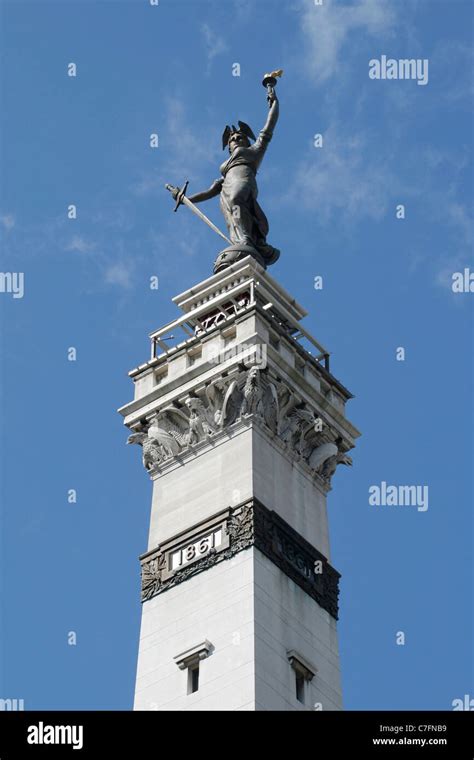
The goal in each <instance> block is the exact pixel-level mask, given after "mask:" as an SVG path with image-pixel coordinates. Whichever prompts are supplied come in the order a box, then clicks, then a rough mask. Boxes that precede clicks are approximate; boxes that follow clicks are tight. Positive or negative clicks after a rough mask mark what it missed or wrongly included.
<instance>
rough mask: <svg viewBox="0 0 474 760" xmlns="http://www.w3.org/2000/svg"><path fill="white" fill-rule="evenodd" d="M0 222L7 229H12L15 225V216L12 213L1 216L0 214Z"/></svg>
mask: <svg viewBox="0 0 474 760" xmlns="http://www.w3.org/2000/svg"><path fill="white" fill-rule="evenodd" d="M0 222H1V223H2V224H3V226H4V228H5V229H6V230H7V231H8V230H12V229H13V227H14V226H15V217H14V216H13V214H3V216H0Z"/></svg>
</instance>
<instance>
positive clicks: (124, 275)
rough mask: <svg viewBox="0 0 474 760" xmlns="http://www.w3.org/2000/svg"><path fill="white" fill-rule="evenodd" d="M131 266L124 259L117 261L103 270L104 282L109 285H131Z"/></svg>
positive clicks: (125, 287)
mask: <svg viewBox="0 0 474 760" xmlns="http://www.w3.org/2000/svg"><path fill="white" fill-rule="evenodd" d="M132 274H133V273H132V268H131V266H130V264H128V263H127V262H125V261H117V262H115V263H114V264H111V265H110V266H108V267H107V268H106V270H105V273H104V275H105V282H106V283H108V284H109V285H118V286H119V287H121V288H124V289H128V288H130V287H131V286H132Z"/></svg>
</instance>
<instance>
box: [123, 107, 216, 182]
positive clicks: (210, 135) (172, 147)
mask: <svg viewBox="0 0 474 760" xmlns="http://www.w3.org/2000/svg"><path fill="white" fill-rule="evenodd" d="M164 107H165V118H164V131H163V143H164V144H165V145H166V151H163V154H162V160H161V163H160V167H159V170H158V171H157V170H156V169H153V170H148V169H144V170H141V171H140V173H139V176H138V178H137V179H135V181H134V182H133V183H132V185H131V188H130V189H131V191H132V193H133V194H134V195H136V196H139V197H140V196H147V195H156V194H158V193H163V186H164V183H165V182H171V183H172V184H175V183H176V184H179V183H181V182H182V180H183V179H184V178H186V179H189V180H191V181H193V180H197V179H198V178H199V177H200V175H201V174H202V173H203V170H204V169H206V171H208V168H207V167H208V166H209V162H210V160H212V159H213V157H215V160H216V167H217V165H218V163H219V152H218V151H219V138H218V134H217V132H215V130H212V131H210V130H206V129H205V128H204V127H202V128H201V129H200V130H197V129H196V128H192V127H191V126H190V124H191V118H190V116H189V114H188V113H187V110H186V106H185V102H184V99H183V98H181V97H179V96H178V95H174V96H172V97H169V98H168V99H167V100H166V102H165V104H164ZM212 178H213V177H212V175H211V179H212ZM209 184H210V182H209Z"/></svg>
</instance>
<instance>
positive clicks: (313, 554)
mask: <svg viewBox="0 0 474 760" xmlns="http://www.w3.org/2000/svg"><path fill="white" fill-rule="evenodd" d="M251 546H255V547H256V548H257V549H259V550H260V551H261V552H262V553H263V554H265V555H266V556H267V557H268V558H269V559H270V560H271V561H272V562H273V563H274V564H275V565H276V566H277V567H278V568H279V569H280V570H281V571H282V572H284V573H285V575H287V576H288V577H289V578H291V580H293V581H294V582H295V583H296V584H297V585H298V586H300V588H302V589H303V590H304V591H305V592H306V593H307V594H308V595H309V596H311V597H312V598H313V599H314V600H315V601H316V602H318V604H319V605H320V606H321V607H323V609H325V610H327V612H329V614H330V615H332V616H333V617H334V618H336V619H337V614H338V594H339V577H340V576H339V573H338V572H337V571H336V570H335V569H334V568H333V567H331V565H330V564H329V562H328V561H327V559H326V557H324V556H323V555H322V554H321V553H320V552H319V551H318V550H317V549H315V548H314V547H313V546H312V545H311V544H310V543H309V542H308V541H306V539H304V538H303V537H302V536H300V534H299V533H297V532H296V531H295V530H294V529H293V528H291V526H290V525H288V523H286V522H285V520H283V519H282V518H281V517H279V515H277V514H276V512H273V511H270V510H269V509H267V508H266V507H264V506H263V504H261V503H260V502H258V501H257V500H256V499H254V500H252V501H249V502H247V503H245V504H241V505H239V506H236V507H229V508H228V509H226V510H223V511H222V512H219V513H218V514H216V515H215V516H214V517H213V518H212V519H210V520H206V521H205V522H203V523H200V524H198V525H196V526H194V527H193V528H192V529H191V530H189V531H187V532H186V533H185V534H180V535H179V536H176V537H174V538H172V539H170V540H169V541H167V542H165V543H163V544H161V545H160V546H158V547H157V548H156V549H154V550H152V551H151V552H147V553H146V554H144V555H143V556H142V557H141V558H140V559H141V564H142V601H146V600H148V599H151V598H152V597H153V596H155V595H156V594H160V593H163V592H164V591H167V590H168V589H170V588H172V587H173V586H176V585H177V584H179V583H182V582H183V581H186V580H187V579H188V578H190V577H192V576H193V575H196V574H197V573H201V572H203V571H205V570H207V569H208V568H210V567H213V566H214V565H216V564H218V563H219V562H222V561H223V560H226V559H230V558H231V557H233V556H234V555H235V554H237V553H238V552H240V551H243V550H244V549H248V548H249V547H251Z"/></svg>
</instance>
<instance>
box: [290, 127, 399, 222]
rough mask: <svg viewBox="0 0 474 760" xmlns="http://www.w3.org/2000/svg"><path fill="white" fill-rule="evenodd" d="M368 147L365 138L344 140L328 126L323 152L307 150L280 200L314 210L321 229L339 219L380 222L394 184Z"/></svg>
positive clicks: (390, 173) (388, 170) (344, 136)
mask: <svg viewBox="0 0 474 760" xmlns="http://www.w3.org/2000/svg"><path fill="white" fill-rule="evenodd" d="M370 145H371V141H370V137H369V136H368V135H367V134H366V135H365V136H364V135H363V134H362V133H360V134H359V135H357V136H352V135H349V136H348V135H347V134H346V133H345V132H344V130H341V129H340V127H339V126H338V125H333V126H330V127H329V128H328V129H327V130H326V131H325V135H324V147H323V148H313V147H311V148H309V149H308V153H307V155H306V156H305V157H304V159H302V160H301V161H300V163H299V165H298V166H297V167H296V171H295V174H294V176H293V180H292V182H291V184H290V190H289V192H288V194H287V196H286V199H285V200H286V201H290V202H294V203H295V204H297V205H298V206H299V207H301V206H303V207H306V208H308V209H317V211H318V216H319V218H320V220H321V221H322V222H323V223H327V222H330V221H332V220H333V218H335V217H337V218H341V216H342V217H345V218H349V217H359V218H363V217H369V218H372V219H380V218H381V217H382V216H383V215H384V214H385V213H386V210H387V205H388V203H389V201H390V197H391V196H392V195H394V194H395V192H396V184H397V183H396V180H395V177H394V174H393V171H392V170H391V168H390V166H389V165H388V163H387V162H385V163H384V162H383V161H381V160H380V157H379V156H375V155H372V152H371V149H370Z"/></svg>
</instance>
